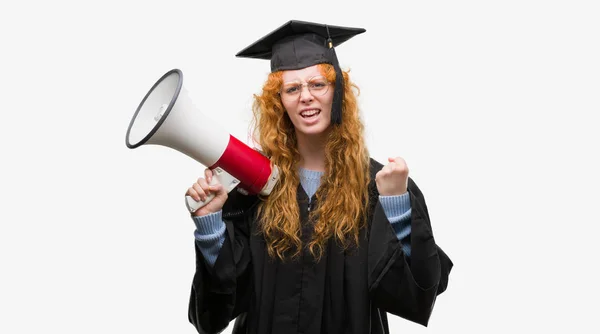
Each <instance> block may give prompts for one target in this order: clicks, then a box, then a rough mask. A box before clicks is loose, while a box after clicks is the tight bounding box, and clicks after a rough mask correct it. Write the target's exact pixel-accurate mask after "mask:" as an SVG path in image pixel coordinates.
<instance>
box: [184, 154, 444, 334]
mask: <svg viewBox="0 0 600 334" xmlns="http://www.w3.org/2000/svg"><path fill="white" fill-rule="evenodd" d="M382 167H383V166H382V165H381V164H380V163H378V162H376V161H375V160H373V159H371V166H370V173H371V180H372V182H371V184H370V185H369V195H370V203H371V204H370V207H369V219H368V225H367V226H366V227H365V228H364V229H363V231H361V234H360V241H359V246H358V247H354V248H353V249H348V250H346V251H343V250H341V249H340V248H338V246H337V245H336V243H335V242H330V243H329V245H328V247H327V250H326V254H325V255H324V256H323V258H322V259H321V261H320V262H318V263H315V262H314V260H313V258H312V257H311V256H310V253H309V252H308V251H304V252H303V255H302V256H301V258H300V259H298V260H296V261H289V260H288V261H287V262H285V263H282V262H281V261H279V260H273V259H270V258H269V256H268V254H267V251H266V245H265V241H264V239H262V238H261V237H260V236H257V235H256V234H254V233H253V232H254V231H255V230H253V228H256V223H255V222H254V221H253V219H254V218H255V217H254V216H255V215H254V213H255V208H256V203H257V199H256V197H253V196H244V195H241V194H238V193H237V192H231V193H230V196H229V198H228V200H227V202H226V204H225V205H224V207H223V220H224V221H225V224H226V227H227V233H226V234H227V235H226V238H225V242H224V244H223V246H222V248H221V251H220V253H219V256H218V257H217V260H216V262H215V264H214V266H213V267H212V268H211V267H210V266H208V265H207V264H206V263H205V260H204V258H203V256H202V253H201V252H200V250H199V249H198V247H197V246H196V274H195V275H194V279H193V283H192V291H191V296H190V303H189V314H188V316H189V321H190V322H191V323H192V324H193V325H194V326H195V328H196V329H197V330H198V332H199V333H201V334H204V333H219V332H220V331H222V330H223V329H224V328H225V327H226V326H227V325H228V324H229V322H230V321H231V320H233V319H236V320H235V323H234V328H233V333H234V334H241V333H244V334H245V333H252V334H255V333H256V334H269V333H286V334H287V333H309V334H317V333H322V334H325V333H328V334H335V333H347V334H364V333H373V334H379V333H389V330H388V323H387V313H388V312H389V313H392V314H395V315H398V316H400V317H402V318H405V319H408V320H410V321H414V322H416V323H419V324H421V325H423V326H427V323H428V320H429V317H430V315H431V312H432V309H433V305H434V302H435V299H436V296H437V295H438V294H440V293H442V292H443V291H444V290H445V289H446V286H447V284H448V275H449V273H450V269H451V268H452V265H453V264H452V261H451V260H450V259H449V258H448V256H447V255H446V254H445V253H444V252H443V251H442V250H441V249H440V248H439V247H438V246H437V245H436V244H435V241H434V238H433V234H432V229H431V224H430V221H429V215H428V212H427V206H426V204H425V200H424V198H423V194H422V193H421V191H420V190H419V188H418V187H417V185H416V184H415V183H414V181H413V180H412V179H410V178H409V183H408V192H409V193H410V202H411V208H412V216H411V248H412V254H411V257H410V259H407V258H406V257H405V255H404V252H403V251H402V247H401V244H400V241H399V240H398V238H397V237H396V234H395V232H394V230H393V228H392V226H391V224H390V223H389V221H388V220H387V218H386V216H385V213H384V211H383V209H382V207H381V204H380V203H379V202H378V200H377V199H378V197H377V196H378V192H377V187H376V185H375V181H374V180H375V174H376V173H377V172H378V171H379V170H380V169H381V168H382ZM298 202H299V206H300V217H301V219H302V221H303V227H302V228H303V233H302V234H303V239H304V240H306V236H307V235H309V234H310V231H311V226H312V225H311V223H308V222H307V217H308V196H307V195H306V193H305V192H304V190H303V188H302V186H299V188H298ZM315 205H316V203H315V197H314V196H313V199H312V200H311V208H313V207H314V206H315Z"/></svg>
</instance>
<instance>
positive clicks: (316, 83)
mask: <svg viewBox="0 0 600 334" xmlns="http://www.w3.org/2000/svg"><path fill="white" fill-rule="evenodd" d="M330 85H331V82H329V81H327V79H326V78H325V77H323V76H316V77H312V78H310V79H309V80H308V81H307V82H306V83H301V82H299V81H292V82H286V83H284V84H283V86H282V87H281V91H280V92H279V95H281V98H282V99H285V100H287V101H295V100H297V99H298V98H299V97H300V93H302V87H304V86H306V87H308V91H309V92H310V93H311V94H312V95H313V96H322V95H325V93H327V91H328V90H329V86H330Z"/></svg>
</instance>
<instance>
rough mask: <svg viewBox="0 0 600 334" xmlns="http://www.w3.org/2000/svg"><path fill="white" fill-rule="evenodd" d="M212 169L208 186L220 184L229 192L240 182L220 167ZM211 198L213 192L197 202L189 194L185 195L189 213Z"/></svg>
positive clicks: (213, 195) (213, 196)
mask: <svg viewBox="0 0 600 334" xmlns="http://www.w3.org/2000/svg"><path fill="white" fill-rule="evenodd" d="M212 171H213V177H212V180H211V181H210V183H209V185H210V186H214V185H217V184H222V185H223V189H225V192H227V193H229V192H230V191H231V190H233V188H235V187H236V186H237V185H238V184H240V181H239V180H238V179H236V178H235V177H233V176H232V175H231V174H229V173H227V172H226V171H224V170H223V169H222V168H219V167H217V168H215V169H213V170H212ZM213 198H215V194H214V193H210V194H209V195H208V196H207V197H206V199H205V200H204V201H198V202H197V201H196V200H194V199H193V198H192V197H191V196H188V195H186V196H185V204H186V206H187V208H188V210H189V211H190V213H194V212H195V211H196V210H198V209H200V208H201V207H203V206H205V205H206V204H208V202H210V201H211V200H212V199H213Z"/></svg>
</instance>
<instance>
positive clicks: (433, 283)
mask: <svg viewBox="0 0 600 334" xmlns="http://www.w3.org/2000/svg"><path fill="white" fill-rule="evenodd" d="M408 192H409V193H410V203H411V210H412V213H411V250H412V253H411V256H410V258H408V257H407V256H405V254H404V252H403V250H402V245H401V241H399V240H398V238H397V237H396V235H395V233H394V230H393V229H392V227H391V226H390V224H389V222H388V220H387V218H386V216H385V214H384V212H383V209H382V207H381V203H377V204H375V209H374V211H373V216H372V220H371V226H370V238H369V251H368V275H369V276H368V278H369V292H370V294H371V298H372V300H373V303H374V305H375V306H376V307H378V308H379V309H381V310H382V311H385V312H389V313H392V314H395V315H397V316H400V317H402V318H404V319H407V320H410V321H413V322H416V323H418V324H421V325H423V326H427V324H428V322H429V318H430V316H431V313H432V311H433V306H434V303H435V299H436V297H437V296H438V295H439V294H440V293H442V292H443V291H444V290H446V287H447V285H448V276H449V274H450V270H451V269H452V266H453V263H452V261H451V260H450V258H449V257H448V256H447V255H446V253H444V251H442V249H441V248H440V247H439V246H438V245H436V243H435V240H434V238H433V232H432V229H431V222H430V220H429V213H428V211H427V205H426V204H425V199H424V197H423V194H422V193H421V191H420V189H419V188H418V187H417V185H416V184H415V182H414V181H413V180H412V179H410V178H409V181H408Z"/></svg>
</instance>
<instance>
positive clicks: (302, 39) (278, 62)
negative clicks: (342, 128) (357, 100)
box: [236, 20, 366, 124]
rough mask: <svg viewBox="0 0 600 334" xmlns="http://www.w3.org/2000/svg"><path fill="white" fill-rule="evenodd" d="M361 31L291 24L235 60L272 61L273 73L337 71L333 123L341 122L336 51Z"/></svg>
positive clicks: (341, 90) (340, 82) (341, 92)
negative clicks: (326, 66)
mask: <svg viewBox="0 0 600 334" xmlns="http://www.w3.org/2000/svg"><path fill="white" fill-rule="evenodd" d="M365 31H366V30H365V29H362V28H348V27H339V26H332V25H326V24H319V23H312V22H304V21H296V20H291V21H289V22H287V23H286V24H284V25H282V26H281V27H279V28H277V29H275V30H274V31H272V32H271V33H269V34H268V35H266V36H264V37H263V38H261V39H259V40H258V41H256V42H254V43H253V44H251V45H250V46H248V47H246V48H245V49H243V50H242V51H240V52H238V53H237V54H236V57H245V58H258V59H266V60H271V72H276V71H282V70H298V69H301V68H305V67H308V66H312V65H316V64H323V63H326V64H331V65H333V68H334V69H335V73H336V79H335V91H334V95H333V106H332V111H331V121H332V123H334V124H340V123H341V121H342V99H343V96H344V83H343V82H344V81H343V76H342V70H341V69H340V65H339V62H338V59H337V56H336V54H335V49H334V47H336V46H338V45H340V44H342V43H344V42H345V41H347V40H349V39H350V38H352V37H354V36H356V35H358V34H361V33H363V32H365Z"/></svg>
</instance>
